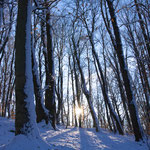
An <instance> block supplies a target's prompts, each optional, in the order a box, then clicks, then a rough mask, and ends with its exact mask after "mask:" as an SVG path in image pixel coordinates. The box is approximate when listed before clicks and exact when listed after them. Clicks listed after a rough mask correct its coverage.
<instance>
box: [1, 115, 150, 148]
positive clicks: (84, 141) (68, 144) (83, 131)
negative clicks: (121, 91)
mask: <svg viewBox="0 0 150 150" xmlns="http://www.w3.org/2000/svg"><path fill="white" fill-rule="evenodd" d="M38 127H39V130H40V134H41V136H42V138H43V139H44V140H45V141H46V142H47V143H48V144H49V145H50V149H51V150H149V149H148V147H147V145H146V144H145V143H142V142H135V141H134V137H133V136H132V135H124V136H121V135H118V134H113V133H110V132H108V131H106V130H104V129H101V131H100V132H99V133H97V132H95V130H94V129H87V128H75V127H68V128H67V129H65V127H63V126H59V130H58V131H54V130H52V129H51V128H50V127H48V126H44V124H43V123H40V124H38ZM13 131H14V120H11V119H9V120H8V119H5V118H1V117H0V149H3V147H4V146H5V145H6V144H8V143H9V142H10V141H12V139H13V138H14V132H13ZM20 150H22V149H20ZM43 150H44V149H43Z"/></svg>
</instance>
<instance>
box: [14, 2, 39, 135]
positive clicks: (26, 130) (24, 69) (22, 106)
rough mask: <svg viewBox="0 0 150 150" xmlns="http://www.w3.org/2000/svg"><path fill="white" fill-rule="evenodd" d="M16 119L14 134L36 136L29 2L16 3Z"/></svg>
mask: <svg viewBox="0 0 150 150" xmlns="http://www.w3.org/2000/svg"><path fill="white" fill-rule="evenodd" d="M15 48H16V57H15V76H16V82H15V83H16V86H15V92H16V119H15V129H16V131H15V134H16V135H18V134H23V135H32V136H36V137H37V136H38V135H39V134H38V130H37V127H36V119H35V118H36V115H35V111H34V110H35V108H34V90H33V80H32V64H31V1H30V0H23V1H22V0H19V1H18V18H17V27H16V41H15Z"/></svg>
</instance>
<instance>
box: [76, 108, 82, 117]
mask: <svg viewBox="0 0 150 150" xmlns="http://www.w3.org/2000/svg"><path fill="white" fill-rule="evenodd" d="M75 112H76V115H77V116H80V115H81V114H82V108H79V107H76V110H75Z"/></svg>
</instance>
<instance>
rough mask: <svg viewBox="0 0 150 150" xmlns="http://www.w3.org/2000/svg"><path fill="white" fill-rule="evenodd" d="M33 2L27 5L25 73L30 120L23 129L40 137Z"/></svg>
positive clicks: (25, 90)
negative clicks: (32, 20) (35, 72)
mask: <svg viewBox="0 0 150 150" xmlns="http://www.w3.org/2000/svg"><path fill="white" fill-rule="evenodd" d="M30 33H31V3H30V1H28V6H27V23H26V43H25V48H26V53H25V54H26V62H25V63H26V64H25V75H26V83H25V87H24V92H25V94H26V99H25V102H26V107H27V110H29V117H30V118H29V119H30V120H29V121H28V123H26V124H25V125H24V128H23V129H22V130H23V131H24V133H25V132H26V133H27V131H28V133H29V134H32V135H31V136H33V135H34V136H35V137H38V136H39V133H38V130H37V128H36V127H35V126H36V119H35V118H36V114H35V111H34V110H35V105H34V88H33V79H32V64H31V62H32V61H31V34H30Z"/></svg>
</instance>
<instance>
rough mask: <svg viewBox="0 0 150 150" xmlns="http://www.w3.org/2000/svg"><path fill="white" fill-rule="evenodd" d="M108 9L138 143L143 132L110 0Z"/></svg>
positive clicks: (108, 0) (141, 138)
mask: <svg viewBox="0 0 150 150" xmlns="http://www.w3.org/2000/svg"><path fill="white" fill-rule="evenodd" d="M107 4H108V8H109V13H110V16H111V23H112V26H113V30H114V36H115V47H114V48H115V51H116V54H117V57H118V60H119V64H120V70H121V73H122V77H123V81H124V86H125V90H126V95H127V99H128V107H129V112H130V117H131V121H132V126H133V130H134V135H135V140H136V141H140V140H143V136H144V135H143V130H142V127H141V124H140V120H139V115H138V110H137V106H136V102H135V97H134V94H133V91H132V84H131V79H130V74H129V71H128V68H127V65H126V64H125V59H124V55H123V48H122V43H121V37H120V31H119V28H118V24H117V20H116V17H115V10H114V7H113V2H112V1H111V0H107Z"/></svg>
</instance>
